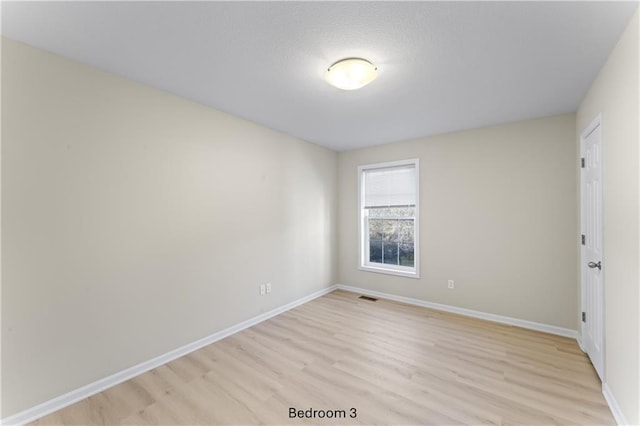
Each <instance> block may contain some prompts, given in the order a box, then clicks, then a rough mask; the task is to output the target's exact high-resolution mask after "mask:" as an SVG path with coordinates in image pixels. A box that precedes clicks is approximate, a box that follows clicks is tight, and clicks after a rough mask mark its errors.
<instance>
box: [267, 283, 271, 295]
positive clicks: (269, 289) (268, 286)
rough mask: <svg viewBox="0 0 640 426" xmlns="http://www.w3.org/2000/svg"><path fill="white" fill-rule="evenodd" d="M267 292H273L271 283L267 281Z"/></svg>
mask: <svg viewBox="0 0 640 426" xmlns="http://www.w3.org/2000/svg"><path fill="white" fill-rule="evenodd" d="M266 287H267V293H271V283H267V285H266Z"/></svg>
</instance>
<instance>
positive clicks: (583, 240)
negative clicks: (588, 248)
mask: <svg viewBox="0 0 640 426" xmlns="http://www.w3.org/2000/svg"><path fill="white" fill-rule="evenodd" d="M586 240H587V237H585V235H584V234H582V235H581V236H580V241H581V242H582V245H585V244H586V243H585V241H586Z"/></svg>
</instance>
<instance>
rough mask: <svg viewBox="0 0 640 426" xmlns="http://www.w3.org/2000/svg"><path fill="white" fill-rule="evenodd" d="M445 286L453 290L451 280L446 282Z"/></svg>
mask: <svg viewBox="0 0 640 426" xmlns="http://www.w3.org/2000/svg"><path fill="white" fill-rule="evenodd" d="M447 286H448V287H449V288H453V280H449V281H447Z"/></svg>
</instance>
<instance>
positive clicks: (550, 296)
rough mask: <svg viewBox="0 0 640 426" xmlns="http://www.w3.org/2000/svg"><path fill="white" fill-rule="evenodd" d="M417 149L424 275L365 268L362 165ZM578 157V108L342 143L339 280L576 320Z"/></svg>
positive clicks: (526, 316) (554, 320) (532, 316)
mask: <svg viewBox="0 0 640 426" xmlns="http://www.w3.org/2000/svg"><path fill="white" fill-rule="evenodd" d="M406 158H419V159H420V234H421V235H420V250H421V254H420V274H421V277H420V279H412V278H404V277H396V276H391V275H384V274H378V273H372V272H364V271H360V270H358V260H357V253H358V247H357V240H358V237H357V224H358V212H357V206H358V203H357V200H358V197H357V194H356V192H357V167H358V165H362V164H370V163H377V162H382V161H392V160H401V159H406ZM575 161H576V154H575V116H574V115H573V114H568V115H563V116H557V117H551V118H544V119H540V120H533V121H526V122H520V123H515V124H509V125H503V126H496V127H489V128H483V129H477V130H472V131H467V132H460V133H452V134H447V135H442V136H436V137H429V138H423V139H417V140H412V141H407V142H399V143H394V144H390V145H384V146H380V147H374V148H368V149H361V150H354V151H349V152H342V153H340V154H339V155H338V173H339V183H340V189H339V199H338V205H339V223H338V250H339V259H340V261H339V265H338V268H339V273H338V280H339V282H340V283H341V284H345V285H353V286H358V287H363V288H366V289H370V290H375V291H381V292H386V293H391V294H395V295H400V296H406V297H413V298H417V299H421V300H426V301H430V302H436V303H443V304H447V305H452V306H457V307H463V308H467V309H473V310H478V311H482V312H487V313H492V314H498V315H505V316H509V317H513V318H518V319H523V320H529V321H536V322H540V323H544V324H549V325H554V326H559V327H566V328H570V329H574V330H575V329H576V328H577V316H578V313H577V301H576V285H577V284H576V283H577V276H576V267H575V265H576V262H577V249H576V246H575V241H576V238H577V232H576V217H577V214H578V213H577V209H576V190H577V181H576V177H575ZM448 279H453V280H455V289H454V290H449V289H448V288H447V280H448Z"/></svg>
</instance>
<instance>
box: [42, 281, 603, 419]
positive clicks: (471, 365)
mask: <svg viewBox="0 0 640 426" xmlns="http://www.w3.org/2000/svg"><path fill="white" fill-rule="evenodd" d="M358 296H359V295H357V294H354V293H349V292H345V291H335V292H333V293H331V294H329V295H326V296H324V297H321V298H318V299H316V300H314V301H312V302H309V303H307V304H305V305H303V306H300V307H298V308H295V309H293V310H291V311H288V312H286V313H283V314H281V315H279V316H277V317H275V318H272V319H270V320H268V321H265V322H263V323H260V324H258V325H256V326H254V327H251V328H249V329H247V330H244V331H242V332H240V333H237V334H235V335H233V336H231V337H228V338H226V339H224V340H221V341H219V342H216V343H214V344H212V345H210V346H207V347H205V348H203V349H200V350H199V351H196V352H194V353H192V354H190V355H187V356H184V357H182V358H180V359H177V360H175V361H173V362H170V363H168V364H166V365H164V366H162V367H159V368H156V369H155V370H152V371H149V372H148V373H145V374H143V375H141V376H138V377H136V378H134V379H131V380H129V381H127V382H124V383H122V384H120V385H118V386H115V387H113V388H111V389H109V390H106V391H104V392H102V393H99V394H97V395H94V396H92V397H90V398H87V399H85V400H83V401H80V402H78V403H76V404H74V405H72V406H69V407H67V408H65V409H63V410H61V411H59V412H57V413H53V414H51V415H49V416H47V417H45V418H42V419H40V420H39V421H37V422H36V423H35V424H38V425H44V424H83V425H85V424H87V425H89V424H126V425H138V424H233V425H250V424H278V425H290V424H301V423H303V424H344V425H355V424H413V425H427V424H438V425H445V424H447V425H448V424H501V425H507V424H529V425H534V424H535V425H541V424H563V425H564V424H607V425H613V424H615V422H614V419H613V417H612V415H611V413H610V411H609V409H608V408H607V405H606V403H605V401H604V398H603V396H602V393H601V389H600V382H599V380H598V378H597V376H596V374H595V372H594V370H593V368H592V367H591V365H590V364H589V361H588V359H587V358H586V356H585V355H584V354H583V353H582V352H581V351H580V349H579V348H578V346H577V344H576V342H575V341H574V340H572V339H568V338H563V337H558V336H553V335H549V334H544V333H540V332H536V331H531V330H525V329H521V328H517V327H511V326H506V325H500V324H495V323H491V322H487V321H482V320H477V319H471V318H467V317H462V316H458V315H454V314H448V313H443V312H439V311H434V310H429V309H425V308H420V307H415V306H410V305H404V304H400V303H395V302H390V301H385V300H378V301H377V302H371V301H366V300H361V299H358ZM291 407H295V408H296V409H299V410H308V409H310V408H311V409H315V410H331V412H332V413H333V412H334V410H345V415H346V417H345V418H340V419H332V420H327V419H318V418H316V419H297V418H296V419H290V418H289V410H290V408H291ZM351 408H355V409H356V414H357V417H355V418H351V417H349V416H350V413H351V411H350V409H351ZM336 414H338V415H339V414H340V412H339V411H338V412H336Z"/></svg>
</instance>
